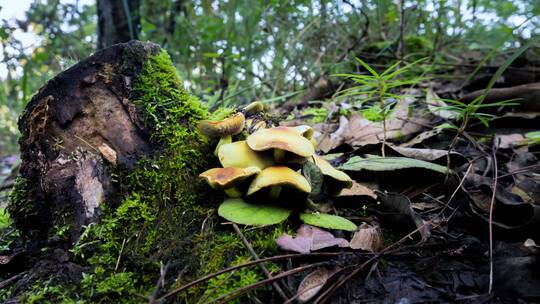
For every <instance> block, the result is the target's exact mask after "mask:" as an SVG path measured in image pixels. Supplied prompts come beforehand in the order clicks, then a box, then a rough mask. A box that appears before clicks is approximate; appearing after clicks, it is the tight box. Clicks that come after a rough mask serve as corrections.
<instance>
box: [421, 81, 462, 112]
mask: <svg viewBox="0 0 540 304" xmlns="http://www.w3.org/2000/svg"><path fill="white" fill-rule="evenodd" d="M426 104H427V107H428V110H429V111H430V112H431V113H433V114H435V115H437V116H439V117H441V118H444V119H454V118H456V117H458V115H459V113H456V112H455V111H451V110H449V109H447V108H446V107H448V105H447V104H446V103H445V102H444V101H443V100H442V99H441V98H440V97H439V96H438V95H437V93H435V92H434V91H433V89H432V88H428V89H427V90H426Z"/></svg>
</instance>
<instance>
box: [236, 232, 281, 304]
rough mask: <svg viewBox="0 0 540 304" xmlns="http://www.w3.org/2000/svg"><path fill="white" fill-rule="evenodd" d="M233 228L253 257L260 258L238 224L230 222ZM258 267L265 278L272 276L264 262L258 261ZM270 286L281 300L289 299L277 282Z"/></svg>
mask: <svg viewBox="0 0 540 304" xmlns="http://www.w3.org/2000/svg"><path fill="white" fill-rule="evenodd" d="M232 226H233V228H234V231H236V233H237V234H238V236H240V238H241V239H242V242H243V243H244V245H245V246H246V248H247V250H248V251H249V253H250V254H251V256H252V257H253V258H255V259H256V260H260V258H259V256H258V255H257V253H256V252H255V250H253V247H252V246H251V244H250V243H249V241H248V240H247V239H246V237H245V236H244V234H243V233H242V231H241V230H240V228H238V225H236V224H235V223H233V224H232ZM259 267H260V268H261V270H262V271H263V272H264V275H265V276H266V278H267V279H271V278H272V274H271V273H270V271H268V269H266V266H264V263H259ZM272 287H274V289H275V290H276V291H277V293H278V294H279V296H280V297H281V298H282V299H283V301H285V302H286V301H287V300H289V297H288V296H287V295H286V294H285V292H284V291H283V289H281V287H280V286H279V284H278V282H272Z"/></svg>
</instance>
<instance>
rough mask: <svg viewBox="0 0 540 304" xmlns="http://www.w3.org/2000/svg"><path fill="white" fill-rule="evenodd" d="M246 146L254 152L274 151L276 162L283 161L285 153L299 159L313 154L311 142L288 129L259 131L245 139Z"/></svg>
mask: <svg viewBox="0 0 540 304" xmlns="http://www.w3.org/2000/svg"><path fill="white" fill-rule="evenodd" d="M247 144H248V145H249V147H250V148H251V149H253V150H255V151H265V150H269V149H274V159H275V160H276V162H280V161H282V160H283V157H284V156H285V152H286V151H288V152H291V153H293V154H295V155H298V156H301V157H308V156H311V155H313V154H314V153H315V148H314V147H313V145H312V144H311V142H310V141H309V140H308V139H307V138H305V137H303V136H302V135H301V134H300V133H299V132H298V131H296V130H295V129H293V128H290V127H274V128H270V129H261V130H259V131H257V132H255V133H253V134H251V135H249V136H248V137H247Z"/></svg>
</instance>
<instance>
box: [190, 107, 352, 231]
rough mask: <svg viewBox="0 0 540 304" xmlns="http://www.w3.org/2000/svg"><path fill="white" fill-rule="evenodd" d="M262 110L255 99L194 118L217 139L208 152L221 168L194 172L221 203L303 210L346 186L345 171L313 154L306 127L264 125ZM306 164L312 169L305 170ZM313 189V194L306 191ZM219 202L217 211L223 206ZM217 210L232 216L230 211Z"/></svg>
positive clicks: (313, 144)
mask: <svg viewBox="0 0 540 304" xmlns="http://www.w3.org/2000/svg"><path fill="white" fill-rule="evenodd" d="M263 109H264V107H263V104H262V103H260V102H255V103H252V104H250V105H248V106H247V107H245V108H243V109H240V110H239V111H237V112H236V113H234V114H233V115H231V116H229V117H228V118H225V119H223V120H221V121H209V120H203V121H200V123H199V130H200V132H201V133H202V134H204V135H206V136H208V137H211V138H216V140H217V138H219V142H218V144H217V146H216V149H215V152H214V154H215V155H216V156H217V157H218V158H219V162H220V163H221V165H222V166H223V167H222V168H213V169H210V170H207V171H205V172H203V173H201V174H200V177H201V178H203V179H205V180H206V182H207V183H208V184H209V185H210V187H212V188H213V189H217V190H223V191H224V192H225V193H226V194H227V195H228V196H229V197H230V199H229V200H226V201H225V202H224V203H223V204H222V206H223V205H226V204H228V203H230V202H233V201H234V203H235V204H239V203H240V204H245V206H246V208H257V206H260V208H263V207H264V208H267V207H268V206H269V205H275V206H278V207H279V208H286V209H290V210H291V211H292V210H303V209H305V208H307V207H308V206H309V204H308V202H311V203H312V200H320V199H324V198H326V197H328V196H333V195H337V194H339V192H340V191H341V190H342V189H344V188H350V187H351V186H352V180H351V178H350V177H349V176H348V175H347V174H345V173H344V172H342V171H339V170H337V169H336V168H334V167H333V166H332V165H331V164H330V163H328V162H327V161H326V160H325V159H324V158H322V157H320V156H318V155H316V154H315V148H316V145H317V143H316V141H315V140H314V139H313V133H314V130H313V129H312V128H311V127H310V126H306V125H301V126H296V127H284V126H269V123H268V122H267V121H266V120H265V119H264V118H261V117H262V116H263V115H262V112H263ZM233 137H234V138H235V139H236V141H233ZM306 163H310V166H306ZM313 164H314V165H315V166H313ZM306 167H308V168H316V169H315V170H311V172H305V171H306ZM313 171H316V172H313ZM315 188H316V189H315ZM321 189H323V190H322V191H321ZM315 190H316V192H317V196H316V197H314V196H313V195H312V194H313V192H315ZM320 192H323V193H324V195H323V196H321V195H319V193H320ZM311 205H313V204H311ZM222 206H220V209H219V210H218V211H221V210H222V209H223V210H225V209H226V208H221V207H222ZM242 206H243V205H242ZM229 209H230V208H229ZM229 209H227V210H229ZM250 210H251V209H250ZM219 213H220V215H221V216H222V217H224V218H226V219H228V220H230V221H233V222H234V221H235V216H234V215H229V214H228V213H227V214H223V213H222V212H219ZM287 216H288V215H287ZM283 220H284V219H283ZM280 221H281V220H280ZM252 224H257V220H254V221H253V223H252Z"/></svg>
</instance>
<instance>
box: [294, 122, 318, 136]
mask: <svg viewBox="0 0 540 304" xmlns="http://www.w3.org/2000/svg"><path fill="white" fill-rule="evenodd" d="M290 128H291V129H293V130H294V131H296V132H298V133H299V134H300V135H302V136H304V137H305V138H307V139H312V138H313V133H315V130H313V128H312V127H310V126H308V125H300V126H296V127H290Z"/></svg>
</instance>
